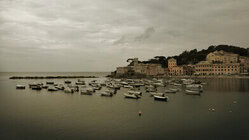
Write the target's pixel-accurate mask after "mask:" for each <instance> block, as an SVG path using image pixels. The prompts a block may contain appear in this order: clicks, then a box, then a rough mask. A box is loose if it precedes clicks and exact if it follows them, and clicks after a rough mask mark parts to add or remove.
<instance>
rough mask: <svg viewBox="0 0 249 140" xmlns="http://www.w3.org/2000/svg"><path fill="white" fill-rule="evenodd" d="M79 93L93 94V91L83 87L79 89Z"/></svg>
mask: <svg viewBox="0 0 249 140" xmlns="http://www.w3.org/2000/svg"><path fill="white" fill-rule="evenodd" d="M80 94H81V95H93V91H92V90H91V89H83V90H81V91H80Z"/></svg>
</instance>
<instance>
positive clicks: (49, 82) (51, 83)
mask: <svg viewBox="0 0 249 140" xmlns="http://www.w3.org/2000/svg"><path fill="white" fill-rule="evenodd" d="M46 84H50V85H53V84H54V82H53V81H47V82H46Z"/></svg>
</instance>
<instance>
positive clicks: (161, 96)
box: [154, 94, 169, 101]
mask: <svg viewBox="0 0 249 140" xmlns="http://www.w3.org/2000/svg"><path fill="white" fill-rule="evenodd" d="M154 99H155V100H160V101H168V100H169V97H168V96H165V95H164V94H162V95H154Z"/></svg>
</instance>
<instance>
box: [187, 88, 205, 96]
mask: <svg viewBox="0 0 249 140" xmlns="http://www.w3.org/2000/svg"><path fill="white" fill-rule="evenodd" d="M185 92H186V94H188V95H201V92H200V91H197V90H188V89H186V90H185Z"/></svg>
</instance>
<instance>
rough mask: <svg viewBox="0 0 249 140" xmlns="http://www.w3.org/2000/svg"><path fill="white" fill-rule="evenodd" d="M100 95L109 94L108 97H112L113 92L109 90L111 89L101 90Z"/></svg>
mask: <svg viewBox="0 0 249 140" xmlns="http://www.w3.org/2000/svg"><path fill="white" fill-rule="evenodd" d="M100 95H101V96H107V97H112V96H113V94H112V92H111V91H109V90H107V91H104V92H101V93H100Z"/></svg>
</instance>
